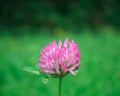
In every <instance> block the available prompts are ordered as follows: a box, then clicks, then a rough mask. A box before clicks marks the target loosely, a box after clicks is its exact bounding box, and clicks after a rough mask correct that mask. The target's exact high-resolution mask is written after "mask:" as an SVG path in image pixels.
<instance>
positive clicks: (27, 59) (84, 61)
mask: <svg viewBox="0 0 120 96" xmlns="http://www.w3.org/2000/svg"><path fill="white" fill-rule="evenodd" d="M84 31H86V30H84ZM87 31H89V30H87ZM102 31H106V33H105V34H96V35H91V34H89V33H87V32H86V33H84V34H77V35H76V34H67V33H66V34H64V35H60V36H57V37H55V36H49V35H47V34H46V35H41V34H40V35H39V34H38V35H33V36H31V35H25V36H21V37H18V38H16V37H12V36H3V37H1V38H0V96H56V95H57V93H58V90H57V87H58V80H57V79H54V78H53V79H50V80H49V83H48V84H46V83H47V82H48V81H47V78H41V76H42V75H44V74H42V73H40V75H34V74H29V73H28V72H25V71H24V70H23V67H24V66H37V62H38V59H39V54H40V50H41V49H42V48H43V47H44V46H45V45H47V44H48V43H49V42H51V41H52V40H56V41H58V40H59V39H62V40H63V39H65V38H66V37H68V38H70V39H71V40H72V39H73V40H75V41H76V43H77V44H79V49H80V51H81V61H80V62H81V66H80V68H79V72H78V73H77V75H76V76H75V77H74V76H72V75H70V74H69V75H68V76H66V77H65V78H64V79H63V84H62V94H63V96H119V95H120V92H119V90H120V56H119V53H120V42H119V41H120V35H117V34H114V30H111V29H107V30H101V32H102ZM24 69H25V70H26V71H29V72H32V73H36V71H34V68H30V67H25V68H24ZM36 69H37V67H35V70H36ZM37 70H39V68H38V69H37ZM37 74H38V72H37ZM42 82H43V83H44V84H43V83H42Z"/></svg>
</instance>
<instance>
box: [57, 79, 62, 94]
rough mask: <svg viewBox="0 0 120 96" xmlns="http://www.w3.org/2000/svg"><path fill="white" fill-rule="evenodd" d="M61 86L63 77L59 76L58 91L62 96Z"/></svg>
mask: <svg viewBox="0 0 120 96" xmlns="http://www.w3.org/2000/svg"><path fill="white" fill-rule="evenodd" d="M61 86H62V77H59V93H58V96H61Z"/></svg>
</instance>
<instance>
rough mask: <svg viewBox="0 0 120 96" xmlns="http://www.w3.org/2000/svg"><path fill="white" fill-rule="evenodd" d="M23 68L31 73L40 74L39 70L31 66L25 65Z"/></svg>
mask: <svg viewBox="0 0 120 96" xmlns="http://www.w3.org/2000/svg"><path fill="white" fill-rule="evenodd" d="M23 70H24V71H26V72H29V73H32V74H36V75H40V72H39V70H37V69H35V68H32V67H29V66H25V67H24V68H23Z"/></svg>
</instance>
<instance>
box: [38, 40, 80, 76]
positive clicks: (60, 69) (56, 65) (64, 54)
mask: <svg viewBox="0 0 120 96" xmlns="http://www.w3.org/2000/svg"><path fill="white" fill-rule="evenodd" d="M79 59H80V52H79V50H78V45H77V44H76V43H75V42H74V41H71V42H70V41H69V40H68V39H66V40H65V42H64V44H63V45H62V42H61V40H60V41H59V42H58V45H57V44H56V42H55V41H53V42H51V43H50V44H49V45H48V46H45V47H44V48H43V49H42V50H41V53H40V58H39V62H38V65H39V66H40V69H41V71H42V72H45V73H50V74H53V75H58V76H65V75H66V74H67V73H69V72H70V73H72V74H73V75H75V72H74V71H75V70H76V69H77V68H78V67H79V65H80V64H79Z"/></svg>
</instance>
